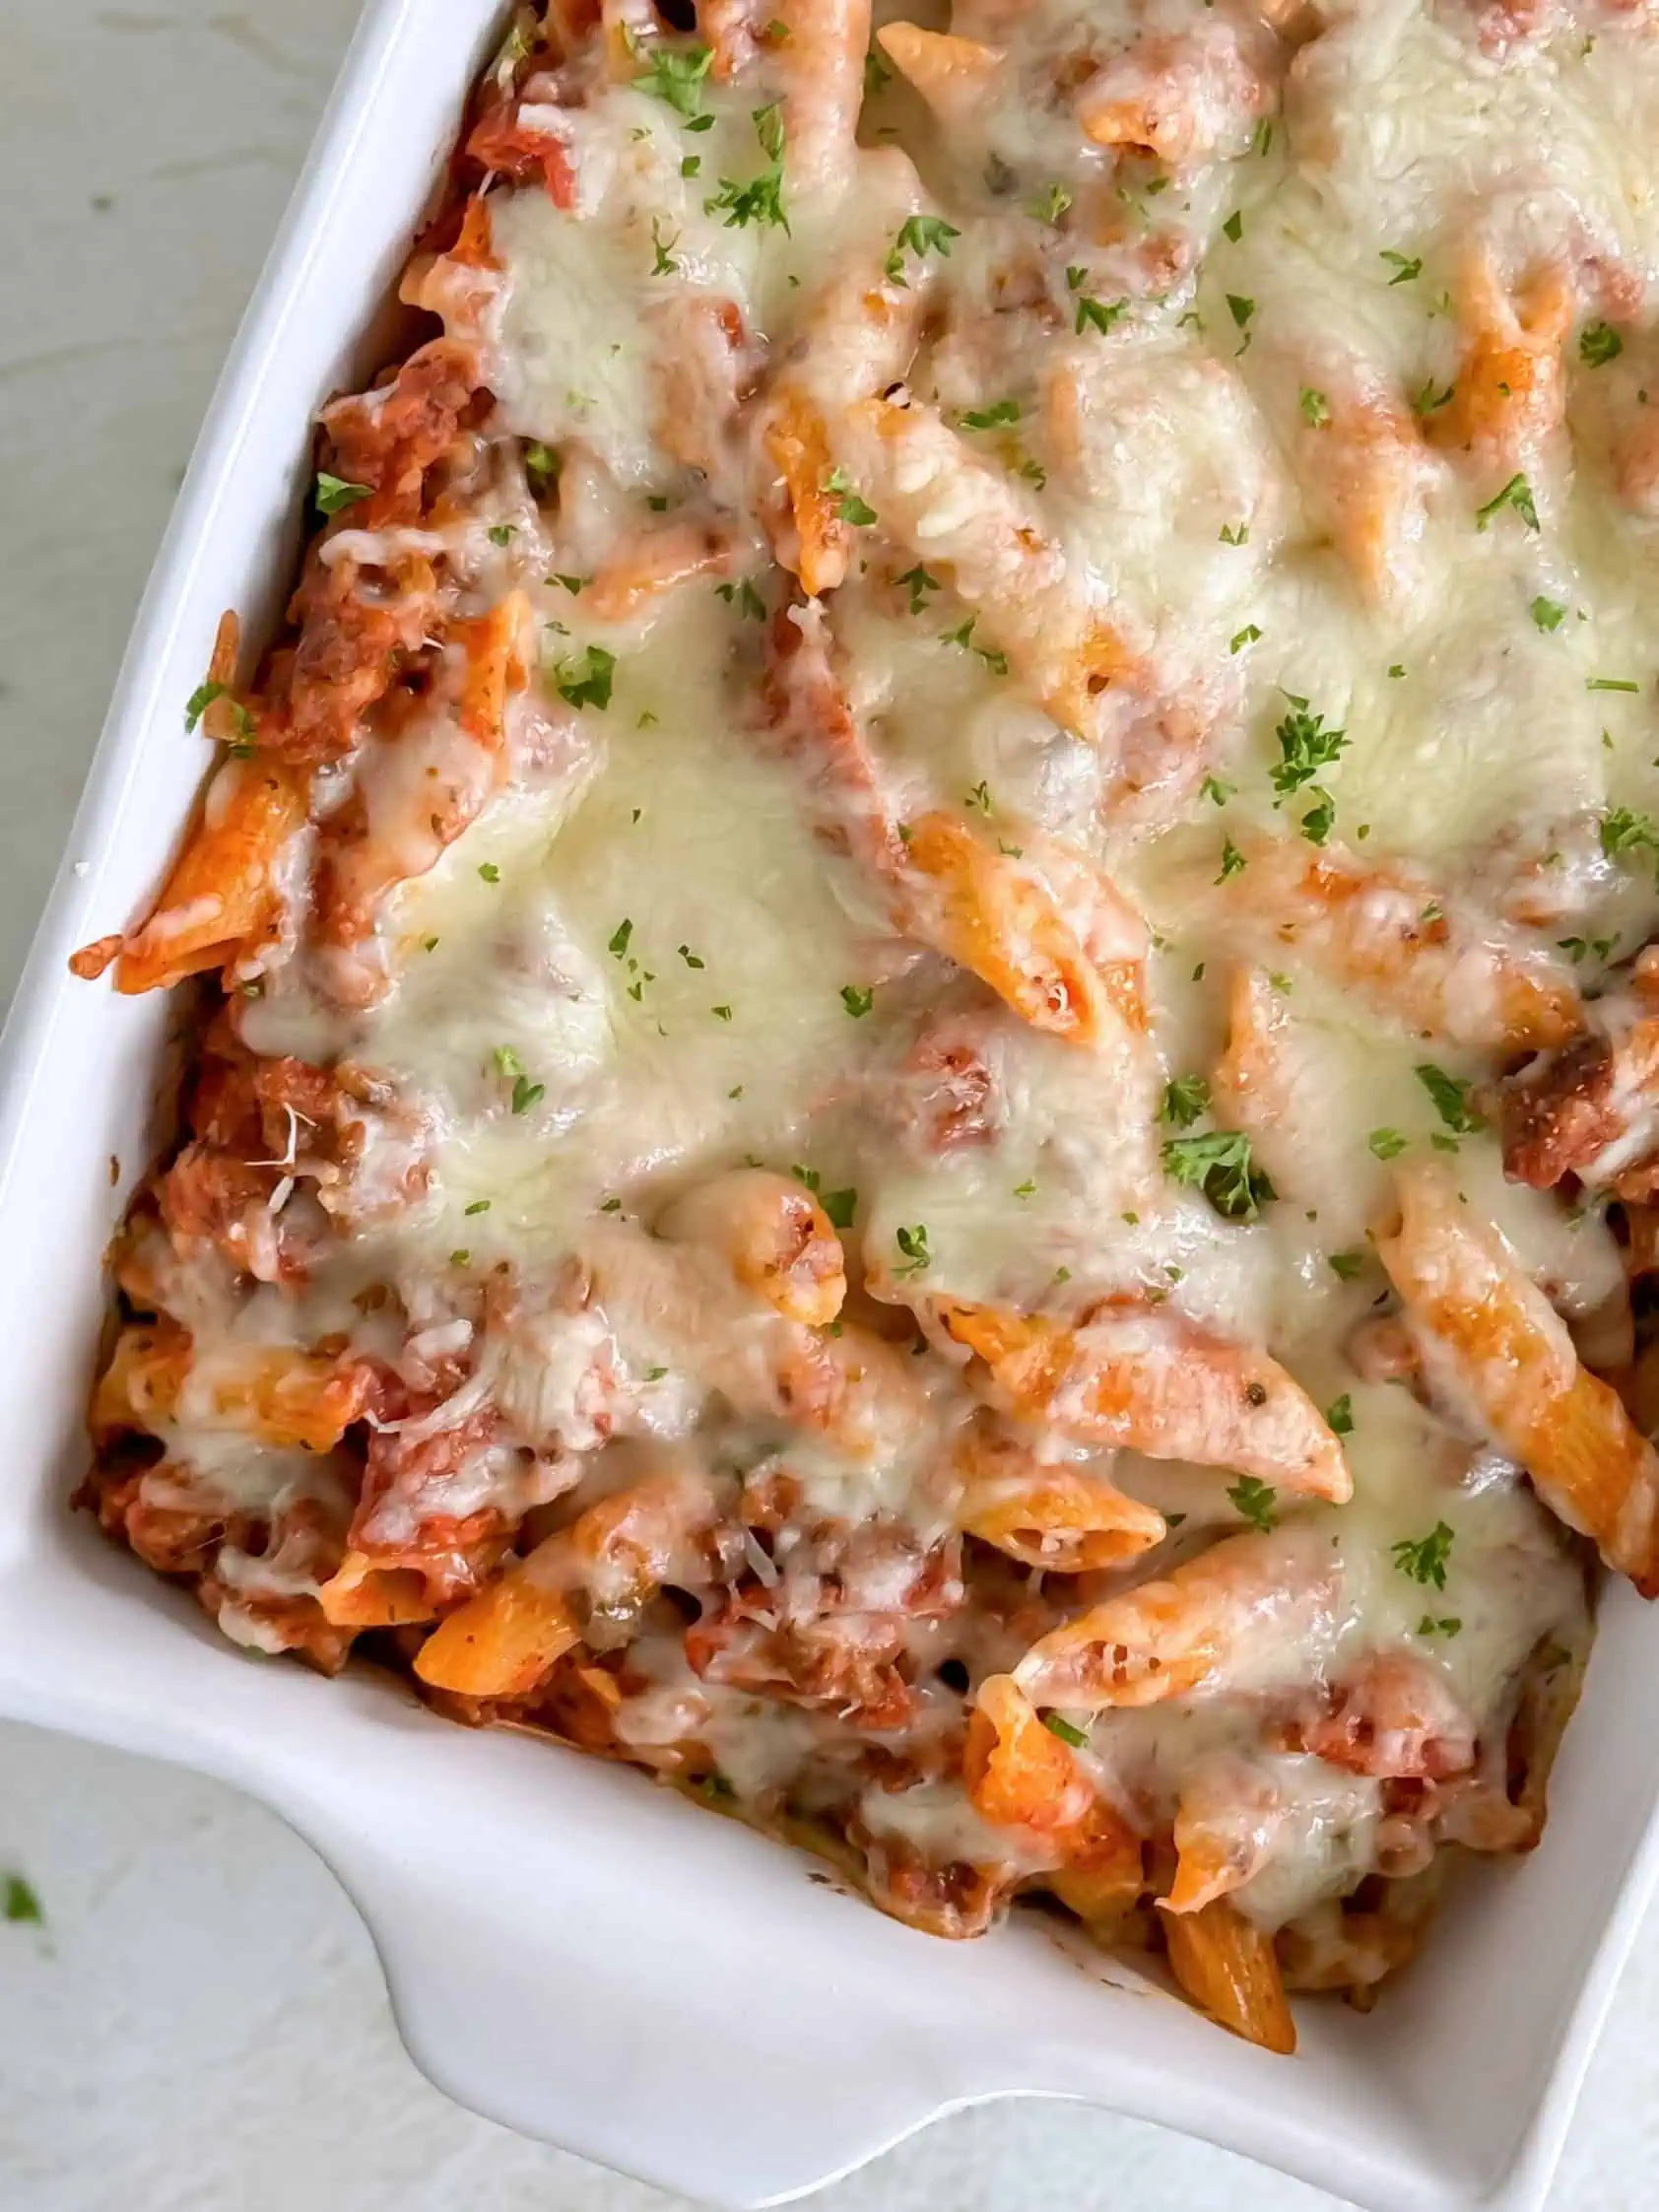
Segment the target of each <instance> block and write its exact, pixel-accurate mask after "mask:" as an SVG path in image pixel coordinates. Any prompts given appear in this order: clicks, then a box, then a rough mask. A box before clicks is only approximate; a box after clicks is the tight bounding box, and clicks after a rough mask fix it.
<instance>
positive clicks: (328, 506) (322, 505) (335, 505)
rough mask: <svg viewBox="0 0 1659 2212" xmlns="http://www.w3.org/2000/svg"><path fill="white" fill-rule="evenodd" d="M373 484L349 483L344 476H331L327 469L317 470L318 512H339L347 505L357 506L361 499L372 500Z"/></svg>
mask: <svg viewBox="0 0 1659 2212" xmlns="http://www.w3.org/2000/svg"><path fill="white" fill-rule="evenodd" d="M373 497H374V487H373V485H371V484H348V483H347V482H346V480H345V478H344V477H343V476H330V475H329V473H328V471H327V470H326V469H319V470H318V471H317V491H316V500H317V512H318V513H319V514H338V513H340V512H341V510H342V509H343V508H345V507H349V506H356V505H357V503H358V502H359V501H360V500H371V499H372V498H373Z"/></svg>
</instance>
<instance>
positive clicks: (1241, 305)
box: [1227, 292, 1256, 330]
mask: <svg viewBox="0 0 1659 2212" xmlns="http://www.w3.org/2000/svg"><path fill="white" fill-rule="evenodd" d="M1227 311H1228V314H1229V315H1230V316H1231V317H1232V319H1233V321H1234V323H1236V324H1237V326H1238V328H1239V329H1240V330H1242V329H1243V328H1244V325H1245V324H1246V323H1247V322H1248V321H1249V319H1250V317H1251V316H1252V315H1253V314H1254V313H1255V311H1256V302H1254V301H1253V300H1246V299H1244V298H1242V297H1241V296H1240V295H1239V294H1238V293H1236V292H1229V293H1228V296H1227Z"/></svg>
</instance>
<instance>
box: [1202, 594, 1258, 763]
mask: <svg viewBox="0 0 1659 2212" xmlns="http://www.w3.org/2000/svg"><path fill="white" fill-rule="evenodd" d="M1260 636H1261V632H1260V631H1259V630H1258V629H1257V627H1256V625H1255V624H1254V623H1253V622H1247V623H1246V624H1245V625H1244V627H1243V629H1242V630H1235V631H1234V632H1233V634H1232V642H1231V644H1230V645H1228V652H1233V653H1235V652H1238V651H1239V650H1240V649H1241V648H1242V647H1243V646H1245V645H1253V644H1254V643H1255V642H1256V640H1257V638H1258V637H1260ZM1204 780H1205V782H1206V783H1211V782H1213V781H1214V780H1215V778H1214V777H1213V776H1206V777H1205V779H1204Z"/></svg>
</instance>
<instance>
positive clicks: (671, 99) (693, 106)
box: [633, 46, 714, 120]
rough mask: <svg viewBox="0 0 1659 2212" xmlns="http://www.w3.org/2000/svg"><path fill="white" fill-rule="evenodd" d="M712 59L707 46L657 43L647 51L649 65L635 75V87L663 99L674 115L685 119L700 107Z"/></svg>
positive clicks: (698, 111)
mask: <svg viewBox="0 0 1659 2212" xmlns="http://www.w3.org/2000/svg"><path fill="white" fill-rule="evenodd" d="M713 60H714V50H713V48H712V47H711V46H690V47H682V48H679V49H676V48H674V47H671V46H658V47H657V48H656V50H655V51H654V52H653V54H652V55H651V61H650V66H649V68H648V69H647V70H646V71H645V74H644V75H643V76H642V77H635V78H634V80H633V82H634V85H635V87H636V89H637V90H638V91H640V92H642V93H649V94H650V95H651V97H652V98H653V99H654V100H661V101H666V102H667V103H668V105H669V106H670V107H672V108H673V109H674V112H675V113H676V114H677V115H684V116H686V117H687V119H688V120H689V119H690V118H691V117H693V116H695V115H700V114H701V113H702V111H703V108H702V88H703V80H704V79H705V78H706V77H707V75H708V72H709V69H710V67H711V65H712V63H713Z"/></svg>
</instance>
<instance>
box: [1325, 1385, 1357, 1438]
mask: <svg viewBox="0 0 1659 2212" xmlns="http://www.w3.org/2000/svg"><path fill="white" fill-rule="evenodd" d="M1325 1426H1326V1428H1328V1429H1329V1430H1330V1432H1331V1434H1332V1436H1333V1437H1351V1436H1353V1434H1354V1400H1353V1399H1352V1398H1351V1397H1350V1396H1349V1394H1348V1392H1347V1391H1346V1390H1345V1391H1344V1392H1343V1394H1342V1396H1341V1397H1340V1398H1338V1399H1337V1401H1336V1402H1335V1404H1334V1405H1331V1406H1328V1407H1327V1408H1326V1410H1325Z"/></svg>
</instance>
